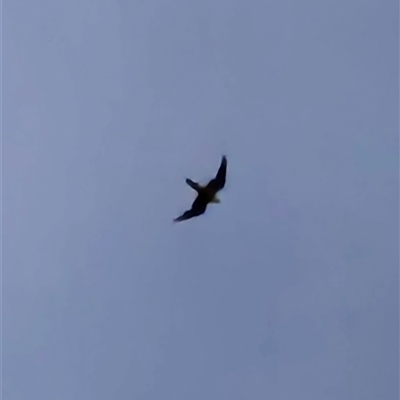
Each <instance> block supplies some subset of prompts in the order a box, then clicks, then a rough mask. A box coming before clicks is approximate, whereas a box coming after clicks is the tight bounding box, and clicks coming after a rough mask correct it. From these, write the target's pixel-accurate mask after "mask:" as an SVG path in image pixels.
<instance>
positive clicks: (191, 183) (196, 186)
mask: <svg viewBox="0 0 400 400" xmlns="http://www.w3.org/2000/svg"><path fill="white" fill-rule="evenodd" d="M186 183H187V184H188V185H189V186H190V187H191V188H192V189H194V190H195V191H196V192H199V191H200V189H201V186H200V185H199V184H198V183H197V182H194V181H192V180H191V179H186Z"/></svg>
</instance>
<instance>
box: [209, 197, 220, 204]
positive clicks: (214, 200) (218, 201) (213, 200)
mask: <svg viewBox="0 0 400 400" xmlns="http://www.w3.org/2000/svg"><path fill="white" fill-rule="evenodd" d="M210 203H215V204H218V203H221V200H220V199H219V198H218V197H217V196H216V195H215V196H214V197H213V198H212V200H211V201H210Z"/></svg>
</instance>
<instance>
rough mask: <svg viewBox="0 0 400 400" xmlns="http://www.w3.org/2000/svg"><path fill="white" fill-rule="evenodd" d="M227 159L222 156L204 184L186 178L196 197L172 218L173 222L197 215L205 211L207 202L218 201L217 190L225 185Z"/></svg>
mask: <svg viewBox="0 0 400 400" xmlns="http://www.w3.org/2000/svg"><path fill="white" fill-rule="evenodd" d="M226 166H227V160H226V157H225V156H222V160H221V165H220V167H219V169H218V172H217V175H216V176H215V178H214V179H212V180H211V181H210V182H208V184H207V185H206V186H200V185H199V184H198V183H197V182H193V181H192V180H191V179H186V183H187V184H188V185H189V186H190V187H191V188H192V189H194V190H195V191H196V192H197V197H196V199H195V201H194V202H193V204H192V208H191V209H190V210H187V211H186V212H184V213H183V214H182V215H181V216H179V217H178V218H175V219H174V222H180V221H185V220H187V219H190V218H193V217H197V216H199V215H201V214H203V213H204V212H205V211H206V208H207V205H208V203H219V202H220V200H219V198H218V197H217V192H219V191H220V190H221V189H222V188H223V187H224V186H225V179H226Z"/></svg>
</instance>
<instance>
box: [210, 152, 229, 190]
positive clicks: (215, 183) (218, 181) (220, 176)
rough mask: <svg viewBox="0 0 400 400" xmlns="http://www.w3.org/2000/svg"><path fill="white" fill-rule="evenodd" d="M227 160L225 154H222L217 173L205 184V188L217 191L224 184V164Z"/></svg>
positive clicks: (225, 164)
mask: <svg viewBox="0 0 400 400" xmlns="http://www.w3.org/2000/svg"><path fill="white" fill-rule="evenodd" d="M227 164H228V161H227V159H226V157H225V156H222V160H221V165H220V166H219V169H218V172H217V175H216V176H215V178H214V179H212V180H211V181H210V182H209V183H208V185H207V186H206V188H207V189H210V190H212V191H213V192H215V193H217V192H218V191H219V190H221V189H222V188H223V187H224V186H225V181H226V166H227Z"/></svg>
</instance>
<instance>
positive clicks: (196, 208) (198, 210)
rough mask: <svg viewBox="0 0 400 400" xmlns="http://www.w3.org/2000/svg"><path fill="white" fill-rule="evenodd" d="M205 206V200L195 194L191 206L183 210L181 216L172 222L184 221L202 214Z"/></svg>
mask: <svg viewBox="0 0 400 400" xmlns="http://www.w3.org/2000/svg"><path fill="white" fill-rule="evenodd" d="M206 208H207V201H204V199H203V198H202V197H200V196H197V198H196V200H195V201H194V202H193V204H192V208H191V209H190V210H187V211H186V212H184V213H183V214H182V215H181V216H179V217H178V218H175V219H174V222H180V221H185V220H187V219H190V218H193V217H197V216H199V215H201V214H203V213H204V212H205V211H206Z"/></svg>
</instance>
